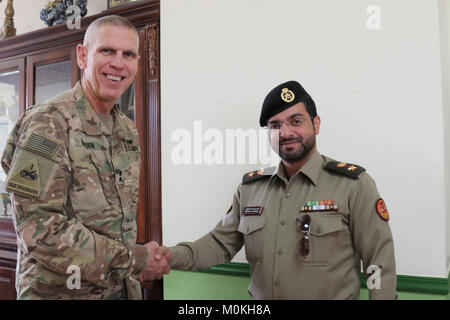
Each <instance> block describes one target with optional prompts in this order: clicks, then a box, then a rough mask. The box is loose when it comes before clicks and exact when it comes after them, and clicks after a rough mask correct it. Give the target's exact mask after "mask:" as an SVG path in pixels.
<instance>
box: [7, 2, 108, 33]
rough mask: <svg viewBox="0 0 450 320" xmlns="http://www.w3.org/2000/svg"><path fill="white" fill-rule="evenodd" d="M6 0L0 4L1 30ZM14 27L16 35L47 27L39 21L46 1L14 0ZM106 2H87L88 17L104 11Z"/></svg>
mask: <svg viewBox="0 0 450 320" xmlns="http://www.w3.org/2000/svg"><path fill="white" fill-rule="evenodd" d="M7 2H8V0H3V1H2V2H1V3H0V28H1V29H2V30H3V22H4V20H5V8H6V4H7ZM13 4H14V27H15V28H16V34H17V35H19V34H23V33H26V32H29V31H33V30H37V29H41V28H46V27H47V25H46V24H45V23H44V22H43V21H42V20H41V18H40V13H41V9H43V8H44V6H45V5H46V4H47V0H32V1H30V0H14V2H13ZM106 5H107V2H106V0H89V1H88V6H87V9H88V13H87V15H88V16H91V15H93V14H97V13H100V12H102V11H103V10H106Z"/></svg>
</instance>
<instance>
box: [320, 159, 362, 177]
mask: <svg viewBox="0 0 450 320" xmlns="http://www.w3.org/2000/svg"><path fill="white" fill-rule="evenodd" d="M325 169H327V170H329V171H333V172H337V173H339V174H342V175H344V176H347V177H350V178H352V179H354V180H356V179H358V176H359V175H360V174H361V173H362V172H364V171H366V169H364V168H363V167H361V166H357V165H354V164H351V163H346V162H338V161H330V162H328V163H327V164H326V165H325Z"/></svg>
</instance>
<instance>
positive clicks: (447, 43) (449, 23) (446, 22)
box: [439, 0, 450, 272]
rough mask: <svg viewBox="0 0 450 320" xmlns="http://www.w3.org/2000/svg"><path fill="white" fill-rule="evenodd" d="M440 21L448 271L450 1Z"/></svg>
mask: <svg viewBox="0 0 450 320" xmlns="http://www.w3.org/2000/svg"><path fill="white" fill-rule="evenodd" d="M439 12H440V16H439V18H440V19H439V22H440V30H441V44H442V45H441V62H442V86H443V88H444V90H443V94H442V99H443V106H444V117H443V122H444V146H445V147H444V151H445V158H444V159H445V163H446V170H445V181H446V184H445V194H446V231H447V272H449V268H450V2H449V1H448V0H440V1H439Z"/></svg>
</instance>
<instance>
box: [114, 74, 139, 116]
mask: <svg viewBox="0 0 450 320" xmlns="http://www.w3.org/2000/svg"><path fill="white" fill-rule="evenodd" d="M134 96H135V90H134V81H133V83H132V84H131V86H130V87H129V88H128V89H127V90H126V91H125V92H124V94H123V95H122V97H120V98H119V99H117V100H116V105H117V106H118V107H119V110H120V111H122V112H123V113H125V114H126V115H127V116H128V118H130V119H131V120H133V121H135V120H136V118H135V115H136V106H135V102H134V101H135V99H134Z"/></svg>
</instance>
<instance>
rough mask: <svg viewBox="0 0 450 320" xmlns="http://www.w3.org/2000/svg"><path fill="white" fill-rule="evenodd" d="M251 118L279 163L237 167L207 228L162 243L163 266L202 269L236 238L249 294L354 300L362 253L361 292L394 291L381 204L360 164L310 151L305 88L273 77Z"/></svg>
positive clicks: (310, 113) (315, 127)
mask: <svg viewBox="0 0 450 320" xmlns="http://www.w3.org/2000/svg"><path fill="white" fill-rule="evenodd" d="M260 125H261V126H262V127H264V126H267V127H268V130H269V137H270V142H271V144H272V147H273V148H274V149H275V150H276V151H277V152H278V154H279V155H280V157H281V162H280V163H279V165H278V166H277V167H276V168H275V167H272V168H268V169H264V170H259V171H253V172H250V173H248V174H245V175H244V177H243V180H242V183H241V184H240V185H239V186H238V188H237V191H236V193H235V195H234V198H233V203H232V206H231V207H230V209H229V210H228V212H227V213H226V215H225V216H224V217H223V219H222V220H221V221H220V222H219V223H218V224H217V226H216V227H215V228H214V229H213V230H212V231H211V232H209V233H208V234H206V235H205V236H203V237H202V238H200V239H199V240H197V241H195V242H193V243H190V242H184V243H179V244H178V245H177V246H175V247H171V248H168V249H167V248H166V249H165V253H164V254H165V255H166V256H167V258H168V259H171V260H170V266H171V267H172V268H174V269H180V270H196V269H204V268H208V267H210V266H214V265H217V264H220V263H225V262H228V261H230V260H231V259H232V258H233V256H234V255H235V254H236V253H237V252H238V251H239V250H240V249H241V247H242V246H243V245H245V254H246V257H247V260H248V262H249V264H250V271H251V283H250V287H249V288H248V291H249V293H250V295H251V296H252V297H254V298H255V299H357V298H358V297H359V291H360V284H361V282H360V274H361V261H362V268H363V270H364V275H365V277H366V278H368V282H369V289H370V290H369V295H370V298H371V299H395V298H396V273H395V258H394V244H393V239H392V235H391V231H390V228H389V224H388V220H389V214H388V211H387V208H386V205H385V203H384V201H383V200H382V198H381V197H380V195H379V193H378V191H377V188H376V186H375V182H374V181H373V179H372V178H371V177H370V176H369V175H368V174H367V173H366V172H365V169H364V168H362V167H361V166H358V165H354V164H350V163H345V162H338V161H334V160H333V159H330V158H328V157H326V156H324V155H321V154H319V153H318V151H317V149H316V139H315V136H316V135H317V134H319V129H320V117H319V116H318V115H317V113H316V107H315V104H314V101H313V100H312V98H311V97H310V96H309V94H308V93H307V92H306V91H305V90H304V89H303V88H302V86H301V85H300V84H299V83H298V82H296V81H289V82H286V83H283V84H281V85H279V86H277V87H276V88H274V89H273V90H272V91H271V92H270V93H269V94H268V95H267V97H266V99H265V101H264V103H263V107H262V111H261V117H260Z"/></svg>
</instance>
